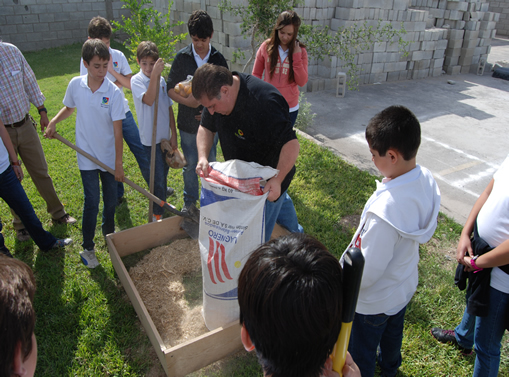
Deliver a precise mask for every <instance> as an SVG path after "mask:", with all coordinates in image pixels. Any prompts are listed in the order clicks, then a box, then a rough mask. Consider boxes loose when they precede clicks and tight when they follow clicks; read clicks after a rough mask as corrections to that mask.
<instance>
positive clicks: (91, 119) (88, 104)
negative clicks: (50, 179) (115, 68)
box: [63, 75, 125, 171]
mask: <svg viewBox="0 0 509 377" xmlns="http://www.w3.org/2000/svg"><path fill="white" fill-rule="evenodd" d="M63 103H64V105H65V106H67V107H71V108H76V110H77V113H76V145H77V146H78V147H79V148H81V149H83V150H84V151H85V152H87V153H90V154H91V155H92V156H94V157H95V158H97V159H98V160H99V161H101V162H103V163H104V164H106V165H107V166H109V167H110V168H112V169H115V135H114V131H113V121H115V120H121V119H124V118H125V112H124V107H123V103H122V94H121V91H120V89H119V88H118V87H117V86H116V85H115V84H113V83H112V82H111V81H110V80H106V79H105V80H104V81H103V83H102V85H101V86H100V87H99V89H97V90H96V91H95V92H94V93H92V91H91V90H90V88H89V87H88V75H84V76H78V77H74V78H73V79H72V80H71V82H70V83H69V85H68V86H67V90H66V92H65V97H64V100H63ZM78 166H79V168H80V170H95V169H100V170H102V171H104V169H102V168H100V167H99V166H98V165H96V164H95V163H93V162H92V161H90V160H89V159H88V158H86V157H85V156H82V155H81V154H79V153H78Z"/></svg>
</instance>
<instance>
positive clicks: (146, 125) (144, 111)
mask: <svg viewBox="0 0 509 377" xmlns="http://www.w3.org/2000/svg"><path fill="white" fill-rule="evenodd" d="M149 84H150V78H149V77H147V76H145V74H144V73H143V72H139V73H137V74H135V75H134V76H133V77H132V78H131V91H132V92H133V101H134V107H135V108H136V116H137V117H138V127H139V129H140V139H141V143H142V144H143V145H146V146H151V145H152V128H153V127H154V105H152V106H149V105H147V104H145V103H143V96H144V95H145V93H146V92H147V89H148V86H149ZM172 104H173V101H172V100H171V98H170V97H168V91H167V90H166V81H165V80H164V79H163V78H162V77H161V78H160V83H159V103H158V105H157V133H156V143H157V144H159V143H160V142H161V140H162V139H169V138H170V135H171V131H170V106H171V105H172Z"/></svg>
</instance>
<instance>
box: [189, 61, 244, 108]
mask: <svg viewBox="0 0 509 377" xmlns="http://www.w3.org/2000/svg"><path fill="white" fill-rule="evenodd" d="M237 94H238V88H237V89H235V87H234V79H233V74H232V72H230V71H229V70H228V69H227V68H225V67H222V66H219V65H214V64H210V63H206V64H203V65H202V66H201V67H200V68H198V69H197V70H196V72H195V73H194V76H193V97H194V98H196V100H197V101H199V102H200V103H201V104H202V105H203V106H204V107H206V108H207V110H208V111H209V113H210V114H211V115H213V114H214V113H219V114H222V115H230V114H231V112H232V111H233V108H234V107H235V102H236V101H237Z"/></svg>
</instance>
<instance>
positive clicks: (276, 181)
mask: <svg viewBox="0 0 509 377" xmlns="http://www.w3.org/2000/svg"><path fill="white" fill-rule="evenodd" d="M299 150H300V144H299V141H298V140H297V139H293V140H290V141H288V142H287V143H286V144H285V145H283V148H281V152H280V153H279V161H278V164H277V169H278V170H279V173H278V175H277V176H276V177H274V178H271V179H270V180H269V181H268V182H267V184H266V185H265V187H264V188H263V192H264V193H266V192H268V193H269V196H267V200H269V201H271V202H273V201H275V200H276V199H277V198H279V197H280V196H281V183H282V182H283V180H284V179H285V177H286V175H287V174H288V173H289V172H290V170H291V169H292V168H293V166H294V165H295V161H297V157H298V156H299Z"/></svg>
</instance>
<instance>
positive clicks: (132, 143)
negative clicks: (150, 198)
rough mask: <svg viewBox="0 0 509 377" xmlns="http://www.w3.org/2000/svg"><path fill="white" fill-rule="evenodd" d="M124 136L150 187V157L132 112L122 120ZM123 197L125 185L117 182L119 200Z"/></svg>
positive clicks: (126, 114)
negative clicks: (142, 142)
mask: <svg viewBox="0 0 509 377" xmlns="http://www.w3.org/2000/svg"><path fill="white" fill-rule="evenodd" d="M122 135H123V137H124V140H125V142H126V144H127V146H128V147H129V149H130V150H131V152H132V153H133V155H134V157H135V158H136V161H137V162H138V166H139V167H140V171H141V175H142V176H143V178H144V179H145V182H147V185H148V183H149V179H150V155H149V157H148V158H147V155H146V154H145V150H144V149H143V145H142V144H141V139H140V131H139V130H138V126H137V125H136V122H135V120H134V118H133V114H132V113H131V112H130V111H128V112H127V113H125V119H124V120H122ZM122 196H124V184H123V183H122V182H117V198H121V197H122Z"/></svg>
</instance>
